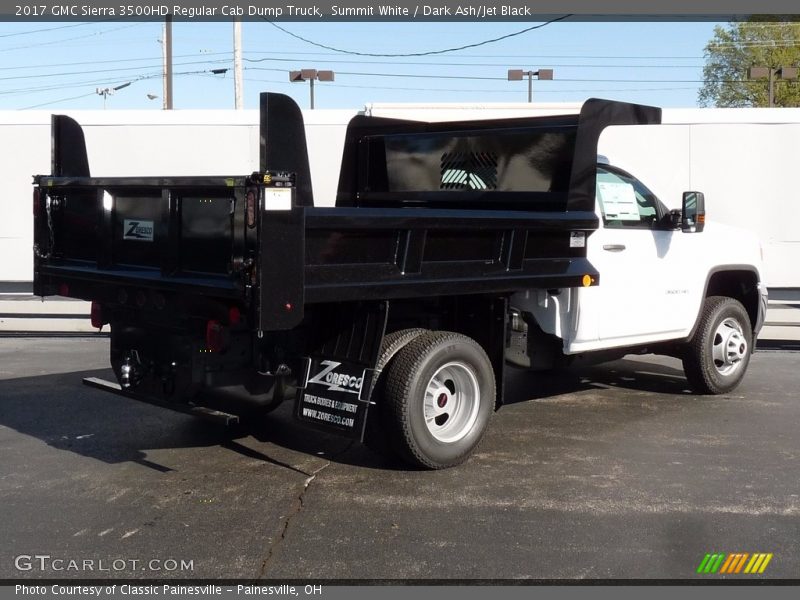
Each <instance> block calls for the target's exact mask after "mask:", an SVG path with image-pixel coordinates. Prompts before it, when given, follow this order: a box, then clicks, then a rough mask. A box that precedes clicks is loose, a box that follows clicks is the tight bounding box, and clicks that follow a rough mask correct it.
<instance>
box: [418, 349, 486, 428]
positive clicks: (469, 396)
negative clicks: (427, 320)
mask: <svg viewBox="0 0 800 600" xmlns="http://www.w3.org/2000/svg"><path fill="white" fill-rule="evenodd" d="M480 397H481V396H480V386H479V385H478V378H477V377H476V376H475V372H474V371H473V370H472V368H470V367H469V366H468V365H466V364H464V363H462V362H457V361H456V362H449V363H447V364H446V365H443V366H441V367H439V369H437V371H436V373H434V374H433V377H431V379H430V381H429V382H428V385H427V386H426V387H425V400H424V409H423V410H424V417H425V426H426V427H427V428H428V431H429V432H430V434H431V435H432V436H433V437H434V438H436V439H437V440H438V441H440V442H445V443H452V442H457V441H458V440H460V439H462V438H463V437H464V436H466V435H467V434H468V433H469V432H470V431H471V430H472V427H473V425H475V421H476V420H477V418H478V409H479V408H480Z"/></svg>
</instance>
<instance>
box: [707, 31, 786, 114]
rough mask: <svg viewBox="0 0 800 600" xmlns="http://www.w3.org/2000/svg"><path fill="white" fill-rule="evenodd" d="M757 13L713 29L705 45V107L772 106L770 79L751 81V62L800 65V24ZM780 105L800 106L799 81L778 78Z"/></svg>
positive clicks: (777, 101)
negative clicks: (749, 75) (769, 90)
mask: <svg viewBox="0 0 800 600" xmlns="http://www.w3.org/2000/svg"><path fill="white" fill-rule="evenodd" d="M774 19H775V17H752V18H750V19H747V20H745V21H734V22H731V23H729V24H728V25H727V26H726V27H720V26H717V27H715V28H714V37H713V38H712V39H711V41H709V42H708V45H707V46H706V48H705V59H706V64H705V67H703V80H704V83H703V87H702V88H700V92H699V93H698V97H697V101H698V103H699V104H700V106H721V107H741V106H769V96H768V87H769V84H768V81H767V80H766V79H759V80H755V81H749V80H748V79H747V70H748V68H749V67H770V68H772V69H779V68H781V67H796V66H798V64H800V23H799V22H797V21H788V20H783V21H776V20H774ZM774 105H775V106H800V82H798V81H790V80H782V79H780V77H778V76H776V77H775V84H774Z"/></svg>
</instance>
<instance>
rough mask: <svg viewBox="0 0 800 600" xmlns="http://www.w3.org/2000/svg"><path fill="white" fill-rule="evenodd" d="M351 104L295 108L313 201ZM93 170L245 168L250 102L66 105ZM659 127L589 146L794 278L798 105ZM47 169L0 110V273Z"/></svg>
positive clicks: (461, 115) (697, 116)
mask: <svg viewBox="0 0 800 600" xmlns="http://www.w3.org/2000/svg"><path fill="white" fill-rule="evenodd" d="M577 110H579V105H578V104H566V105H565V104H561V105H537V104H534V105H533V106H531V105H526V104H491V105H490V104H471V105H470V104H463V105H452V104H450V105H395V104H371V105H367V107H366V109H365V112H366V113H367V114H373V115H376V116H391V117H398V118H413V119H418V120H439V121H442V120H455V119H473V118H499V117H516V116H523V115H532V114H563V113H568V112H576V111H577ZM357 112H358V111H356V110H338V111H328V110H315V111H305V112H304V117H305V119H306V125H307V126H306V136H307V139H308V146H309V155H310V163H311V173H312V180H313V182H312V183H313V185H314V194H315V200H316V203H317V204H318V205H320V206H331V205H333V203H334V201H335V193H336V186H337V182H338V173H339V161H340V159H341V152H342V143H343V140H344V132H345V127H346V124H347V122H348V121H349V119H350V118H351V117H352V116H353V115H355V114H356V113H357ZM67 114H69V115H70V116H72V117H73V118H75V119H77V120H78V122H79V123H81V125H83V127H84V131H85V132H86V143H87V147H88V153H89V165H90V168H91V170H92V175H97V176H119V175H245V174H247V173H250V172H252V171H254V170H256V169H257V168H258V125H257V123H258V113H257V111H231V110H221V111H170V112H166V111H118V110H114V111H73V112H69V113H67ZM663 120H664V125H661V126H651V127H612V128H609V129H608V130H606V132H604V134H603V136H602V137H601V139H600V147H599V152H600V153H601V154H605V155H606V156H608V157H609V158H610V159H611V162H612V163H614V164H617V165H619V166H621V167H622V168H625V169H627V170H629V171H631V172H632V173H634V174H635V175H637V176H638V177H639V178H640V179H642V181H644V182H645V183H646V184H647V185H648V186H649V187H650V188H651V189H653V191H654V192H656V194H657V195H658V196H659V197H660V198H661V199H662V200H663V201H664V202H665V203H666V204H667V205H669V206H671V207H678V206H679V204H680V197H681V192H682V191H684V190H688V189H697V190H701V191H703V192H705V194H706V203H707V211H708V218H709V219H710V220H718V221H722V222H725V223H728V224H731V225H736V226H740V227H744V228H748V229H752V230H753V231H755V232H756V233H758V234H759V236H760V237H761V238H762V241H763V244H764V257H765V261H766V280H767V282H768V284H769V285H770V286H774V287H800V269H797V267H796V265H798V264H800V231H798V229H799V228H798V227H797V226H796V221H797V220H796V218H795V215H796V214H797V212H798V210H797V207H798V205H799V204H800V197H798V196H800V191H798V189H797V186H796V185H795V184H794V173H796V172H797V162H798V158H800V109H665V110H664V119H663ZM49 170H50V112H45V111H30V112H2V111H0V281H30V279H31V269H32V259H31V244H32V234H31V230H32V215H31V201H30V199H31V185H30V183H31V179H30V176H31V175H33V174H46V173H48V172H49Z"/></svg>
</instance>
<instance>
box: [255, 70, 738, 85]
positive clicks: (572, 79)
mask: <svg viewBox="0 0 800 600" xmlns="http://www.w3.org/2000/svg"><path fill="white" fill-rule="evenodd" d="M248 70H253V71H277V72H281V73H284V72H286V71H285V69H278V68H276V67H248ZM336 74H337V75H351V76H354V77H403V78H409V79H463V80H469V81H506V80H507V79H506V78H505V77H481V76H477V75H423V74H419V73H366V72H363V71H336ZM557 81H559V82H564V81H568V82H584V83H704V82H705V81H707V80H705V79H585V78H579V77H568V78H562V77H559V78H558V80H557ZM713 81H716V82H719V83H742V82H744V81H747V80H739V79H731V80H722V79H715V80H713Z"/></svg>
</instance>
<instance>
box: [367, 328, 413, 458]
mask: <svg viewBox="0 0 800 600" xmlns="http://www.w3.org/2000/svg"><path fill="white" fill-rule="evenodd" d="M424 333H428V330H427V329H422V328H414V329H401V330H400V331H394V332H392V333H389V334H387V335H386V336H384V338H383V343H382V344H381V354H380V356H379V357H378V362H377V364H376V366H375V368H376V370H378V371H381V374H380V375H378V380H377V381H376V382H375V389H374V390H373V391H372V400H373V401H374V402H375V404H373V405H372V406H370V408H369V412H368V414H367V426H366V429H365V431H364V445H365V446H367V448H369V449H370V450H372V451H373V452H377V453H378V454H380V455H382V456H392V455H394V454H395V451H394V448H393V446H392V444H391V442H390V440H389V438H388V434H387V412H388V411H386V410H384V409H385V404H386V402H385V400H384V396H385V394H384V390H385V389H386V374H385V373H383V371H384V370H385V369H386V365H387V364H388V363H389V362H390V361H391V360H392V358H393V357H394V355H395V354H397V352H399V351H400V349H401V348H402V347H403V346H405V345H406V344H408V343H409V342H410V341H411V340H413V339H414V338H417V337H419V336H421V335H422V334H424Z"/></svg>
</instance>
